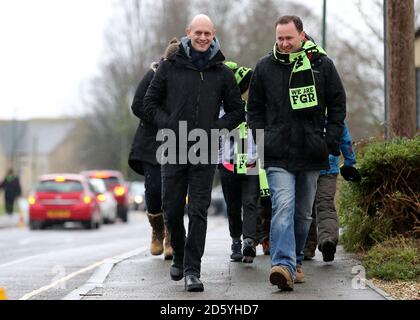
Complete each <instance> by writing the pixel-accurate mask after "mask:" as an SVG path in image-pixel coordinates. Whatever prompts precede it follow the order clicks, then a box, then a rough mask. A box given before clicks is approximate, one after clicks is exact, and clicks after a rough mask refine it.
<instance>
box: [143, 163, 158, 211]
mask: <svg viewBox="0 0 420 320" xmlns="http://www.w3.org/2000/svg"><path fill="white" fill-rule="evenodd" d="M143 169H144V188H145V197H146V207H147V212H148V213H150V214H157V213H161V212H162V177H161V174H160V165H152V164H150V163H146V162H143Z"/></svg>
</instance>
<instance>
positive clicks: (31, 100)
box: [0, 0, 112, 119]
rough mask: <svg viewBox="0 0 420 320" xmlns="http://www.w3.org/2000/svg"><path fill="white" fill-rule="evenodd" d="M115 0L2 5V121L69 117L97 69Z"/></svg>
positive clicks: (21, 0) (8, 0) (5, 0)
mask: <svg viewBox="0 0 420 320" xmlns="http://www.w3.org/2000/svg"><path fill="white" fill-rule="evenodd" d="M111 2H112V0H36V1H33V0H2V1H0V39H1V42H0V48H1V51H0V52H1V53H0V57H1V58H0V70H1V71H0V87H1V90H0V119H10V118H12V117H17V118H18V119H27V118H32V117H55V116H58V115H62V114H67V115H71V114H74V111H75V110H76V111H78V110H80V109H81V107H80V102H79V87H80V85H81V82H82V81H84V80H88V78H89V77H90V76H91V75H92V74H93V73H95V71H96V70H97V62H98V59H99V58H100V54H101V51H102V44H103V41H102V40H103V29H104V27H105V25H106V23H107V20H108V18H109V16H110V15H111V9H112V6H111Z"/></svg>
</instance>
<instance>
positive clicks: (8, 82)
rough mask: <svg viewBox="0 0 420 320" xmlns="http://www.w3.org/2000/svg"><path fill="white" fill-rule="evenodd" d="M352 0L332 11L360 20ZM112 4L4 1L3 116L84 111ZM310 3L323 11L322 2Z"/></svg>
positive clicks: (335, 1)
mask: <svg viewBox="0 0 420 320" xmlns="http://www.w3.org/2000/svg"><path fill="white" fill-rule="evenodd" d="M295 1H296V2H302V3H304V4H306V5H308V1H306V0H305V1H304V0H295ZM352 1H353V0H351V1H342V0H328V12H329V13H330V14H331V15H335V16H339V17H341V18H342V19H344V20H345V21H348V23H352V22H354V21H355V19H356V21H357V12H356V11H355V10H354V9H353V6H352V4H351V2H352ZM114 2H115V0H36V1H34V0H1V1H0V39H1V42H0V49H1V51H0V52H1V54H0V57H1V58H0V87H1V90H0V119H11V118H14V117H15V118H17V119H28V118H33V117H57V116H60V115H75V114H80V113H82V112H83V111H85V110H84V109H83V106H82V104H81V101H80V88H81V86H82V85H83V83H86V82H87V81H88V80H89V78H90V77H92V76H93V75H94V74H95V72H96V71H97V68H98V62H99V60H100V58H101V53H102V50H103V32H104V28H105V26H106V25H107V23H108V21H109V18H110V16H111V14H112V3H114ZM310 4H311V6H312V8H313V10H314V11H315V12H316V13H318V14H321V12H322V0H311V1H310Z"/></svg>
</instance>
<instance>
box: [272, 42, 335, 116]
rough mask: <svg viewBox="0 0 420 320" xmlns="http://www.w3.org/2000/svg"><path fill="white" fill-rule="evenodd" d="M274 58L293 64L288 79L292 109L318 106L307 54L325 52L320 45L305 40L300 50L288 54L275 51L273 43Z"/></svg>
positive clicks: (283, 62) (323, 53)
mask: <svg viewBox="0 0 420 320" xmlns="http://www.w3.org/2000/svg"><path fill="white" fill-rule="evenodd" d="M273 54H274V58H275V59H276V60H277V61H279V62H280V63H282V64H288V65H290V64H294V66H293V70H292V74H291V75H290V81H289V97H290V103H291V105H292V109H293V110H307V109H309V108H314V107H317V106H318V96H317V93H316V87H315V79H314V74H313V71H312V65H311V61H310V60H309V58H308V54H321V55H325V56H326V55H327V53H326V52H325V51H324V49H322V48H321V47H320V46H318V45H316V44H315V43H313V42H312V41H309V40H307V41H306V42H305V43H304V44H303V46H302V50H301V51H298V52H293V53H290V54H285V53H280V52H278V51H277V45H276V44H274V49H273Z"/></svg>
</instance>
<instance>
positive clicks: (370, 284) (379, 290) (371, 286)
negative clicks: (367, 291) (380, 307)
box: [365, 280, 395, 301]
mask: <svg viewBox="0 0 420 320" xmlns="http://www.w3.org/2000/svg"><path fill="white" fill-rule="evenodd" d="M365 284H366V285H367V286H368V287H369V288H371V289H372V290H373V291H375V292H376V293H377V294H379V295H381V296H382V297H383V298H385V299H386V300H389V301H393V300H395V299H394V298H393V297H392V296H391V295H390V294H388V293H386V292H385V291H383V290H382V289H380V288H378V287H377V286H375V285H374V284H373V282H372V281H370V280H365Z"/></svg>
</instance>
